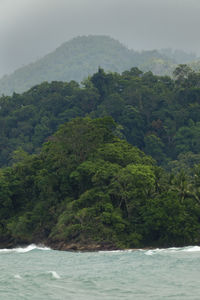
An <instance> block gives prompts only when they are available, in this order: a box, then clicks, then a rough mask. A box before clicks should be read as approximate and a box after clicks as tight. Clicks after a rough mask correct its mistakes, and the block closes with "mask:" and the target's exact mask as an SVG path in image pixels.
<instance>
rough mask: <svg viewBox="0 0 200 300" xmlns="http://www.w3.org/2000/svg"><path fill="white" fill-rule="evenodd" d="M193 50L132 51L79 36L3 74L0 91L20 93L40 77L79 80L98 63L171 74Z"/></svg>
mask: <svg viewBox="0 0 200 300" xmlns="http://www.w3.org/2000/svg"><path fill="white" fill-rule="evenodd" d="M195 59H197V58H196V56H195V55H194V54H187V53H185V52H184V51H181V50H175V51H173V50H171V49H162V50H150V51H141V52H139V51H135V50H131V49H128V48H126V47H125V46H124V45H123V44H121V43H120V42H119V41H117V40H115V39H113V38H111V37H109V36H104V35H98V36H96V35H89V36H79V37H76V38H73V39H71V40H69V41H68V42H65V43H64V44H62V45H61V46H60V47H58V48H57V49H56V50H55V51H53V52H51V53H49V54H47V55H46V56H44V57H43V58H40V59H39V60H37V61H36V62H34V63H30V64H28V65H26V66H24V67H21V68H19V69H17V70H16V71H14V72H13V73H12V74H10V75H5V76H4V77H3V78H1V79H0V94H5V95H11V94H12V93H13V92H17V93H21V92H24V91H26V90H27V89H29V88H30V87H32V86H34V85H36V84H39V83H41V82H43V81H48V82H51V81H71V80H75V81H78V82H81V81H82V80H84V79H85V78H87V77H88V76H89V75H91V74H93V73H94V72H95V71H96V70H97V69H98V67H99V66H100V67H102V68H103V69H105V71H111V72H118V73H121V72H123V71H124V70H127V69H130V68H132V67H138V68H140V69H141V70H142V71H152V72H153V73H154V74H156V75H171V74H172V72H173V70H174V69H175V67H176V65H177V64H180V63H188V62H191V61H194V60H195Z"/></svg>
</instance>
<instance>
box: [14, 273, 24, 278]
mask: <svg viewBox="0 0 200 300" xmlns="http://www.w3.org/2000/svg"><path fill="white" fill-rule="evenodd" d="M14 278H15V279H22V277H21V276H20V275H19V274H16V275H14Z"/></svg>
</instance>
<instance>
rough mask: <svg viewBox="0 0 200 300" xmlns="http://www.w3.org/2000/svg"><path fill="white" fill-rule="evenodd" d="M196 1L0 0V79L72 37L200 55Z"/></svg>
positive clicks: (197, 1)
mask: <svg viewBox="0 0 200 300" xmlns="http://www.w3.org/2000/svg"><path fill="white" fill-rule="evenodd" d="M199 15H200V1H199V0H0V66H1V68H0V76H1V75H3V74H4V73H9V72H11V71H12V70H14V69H15V68H17V67H20V66H22V65H24V64H26V63H29V62H31V61H34V60H36V59H37V58H39V57H41V56H43V55H44V54H46V53H48V52H50V51H52V50H54V49H55V48H56V47H58V46H59V45H60V44H62V43H63V42H65V41H67V40H69V39H71V38H73V37H75V36H77V35H88V34H106V35H110V36H111V37H114V38H116V39H118V40H120V41H121V42H122V43H124V44H125V45H126V46H128V47H129V48H133V49H155V48H159V49H160V48H167V47H171V48H174V49H176V48H179V49H185V50H187V51H193V52H196V53H198V54H200V38H199V28H200V18H199Z"/></svg>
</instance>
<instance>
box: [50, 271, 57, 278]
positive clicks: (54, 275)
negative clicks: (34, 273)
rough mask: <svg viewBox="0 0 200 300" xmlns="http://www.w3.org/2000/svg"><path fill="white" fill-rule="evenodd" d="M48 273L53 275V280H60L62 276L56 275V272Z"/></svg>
mask: <svg viewBox="0 0 200 300" xmlns="http://www.w3.org/2000/svg"><path fill="white" fill-rule="evenodd" d="M48 273H49V274H51V275H52V278H54V279H60V276H59V275H58V273H56V271H49V272H48Z"/></svg>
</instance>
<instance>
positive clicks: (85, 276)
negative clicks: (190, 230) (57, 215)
mask: <svg viewBox="0 0 200 300" xmlns="http://www.w3.org/2000/svg"><path fill="white" fill-rule="evenodd" d="M0 268H1V272H0V299H4V300H7V299H9V300H12V299H17V300H19V299H20V300H21V299H35V300H40V299H52V300H57V299H67V300H70V299H73V300H74V299H75V300H79V299H80V300H81V299H84V300H90V299H91V300H96V299H98V300H100V299H101V300H102V299H104V300H108V299H109V300H117V299H123V300H126V299H131V300H133V299H136V300H137V299H143V300H145V299H153V300H157V299H159V300H161V299H177V300H180V299H187V300H189V299H198V300H199V299H200V247H197V246H196V247H185V248H170V249H156V250H147V251H146V250H138V251H111V252H106V251H105V252H104V251H102V252H93V253H92V252H91V253H72V252H62V251H53V250H50V249H48V248H40V247H36V246H34V245H31V246H29V247H27V248H24V249H23V248H18V249H12V250H6V249H4V250H0Z"/></svg>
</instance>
